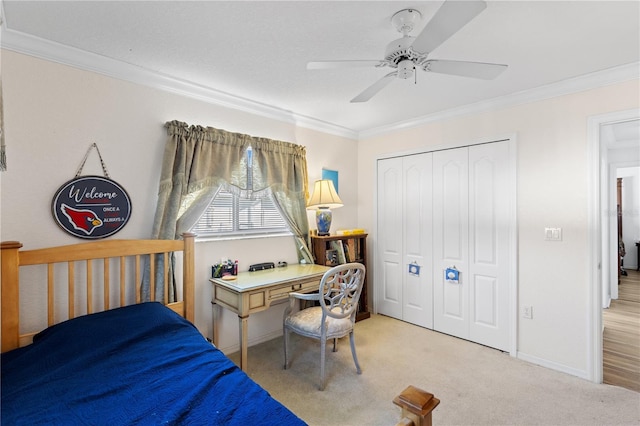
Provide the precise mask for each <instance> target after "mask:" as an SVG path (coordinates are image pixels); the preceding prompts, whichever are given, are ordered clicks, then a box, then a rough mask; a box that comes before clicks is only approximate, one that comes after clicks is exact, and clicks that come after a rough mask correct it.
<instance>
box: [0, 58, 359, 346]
mask: <svg viewBox="0 0 640 426" xmlns="http://www.w3.org/2000/svg"><path fill="white" fill-rule="evenodd" d="M2 79H3V89H4V107H5V111H4V112H5V131H6V141H7V157H8V171H7V172H3V173H0V190H1V197H0V240H3V241H4V240H17V241H21V242H22V243H23V244H24V247H25V248H27V249H33V248H39V247H46V246H51V245H61V244H72V243H78V242H81V240H78V239H77V238H74V237H71V236H70V235H68V234H66V233H65V232H63V231H62V230H61V229H59V228H58V226H57V225H56V224H55V222H54V219H53V217H52V214H51V201H52V198H53V196H54V193H55V192H56V191H57V190H58V188H59V187H60V186H61V185H62V184H64V183H65V182H66V181H68V180H70V179H72V178H73V177H74V175H75V173H76V170H77V169H78V167H79V165H80V162H81V160H82V158H83V157H84V155H85V152H86V150H87V148H88V147H89V146H90V145H91V143H93V142H96V143H97V144H98V147H99V148H100V152H101V153H102V156H103V158H104V160H105V163H106V166H107V169H108V171H109V174H110V176H111V177H112V178H113V179H114V180H115V181H117V182H118V183H120V184H121V185H122V186H123V187H124V188H125V189H126V191H127V192H128V194H129V196H130V198H131V201H132V206H133V208H132V215H131V219H130V221H129V223H128V224H127V225H126V226H125V227H124V228H123V229H122V231H120V232H119V233H118V234H116V235H115V236H114V238H148V237H149V236H150V234H151V227H152V223H153V218H154V213H155V208H156V202H157V191H158V179H159V176H160V170H159V165H160V163H161V158H162V155H163V150H164V145H165V140H166V131H165V128H164V123H165V122H166V121H170V120H181V121H185V122H187V123H190V124H200V125H206V126H212V127H217V128H221V129H225V130H229V131H234V132H241V133H247V134H251V135H255V136H261V137H267V138H272V139H278V140H284V141H289V142H294V143H298V144H300V145H304V146H306V148H307V160H308V168H309V179H310V184H312V183H313V181H314V180H315V179H319V178H320V177H321V170H322V168H323V167H328V168H331V169H334V170H338V171H339V173H340V196H341V197H342V199H343V201H344V203H345V207H343V208H341V209H337V210H336V211H335V213H334V225H333V226H332V228H333V229H338V228H340V227H345V228H346V227H355V226H356V225H357V222H356V214H357V178H358V177H357V169H356V168H355V167H353V159H354V158H356V156H357V143H356V142H355V141H353V140H348V139H345V138H341V137H338V136H334V135H329V134H323V133H320V132H317V131H313V130H308V129H305V128H300V127H296V126H295V125H292V124H290V123H285V122H281V121H276V120H273V119H268V118H264V117H260V116H257V115H251V114H248V113H245V112H240V111H237V110H232V109H229V108H224V107H222V106H216V105H212V104H209V103H205V102H201V101H198V100H194V99H190V98H186V97H182V96H177V95H173V94H170V93H167V92H164V91H161V90H157V89H152V88H149V87H145V86H141V85H137V84H132V83H128V82H125V81H121V80H117V79H113V78H110V77H106V76H104V75H100V74H96V73H93V72H88V71H82V70H79V69H75V68H71V67H68V66H64V65H60V64H56V63H52V62H48V61H44V60H40V59H35V58H33V57H30V56H26V55H22V54H17V53H14V52H11V51H6V50H3V51H2ZM83 174H94V175H102V169H101V168H100V164H99V161H98V157H97V155H96V154H95V152H93V153H92V154H91V155H90V156H89V160H88V161H87V165H86V166H85V168H84V170H83ZM310 218H311V219H312V220H313V216H312V215H311V216H310ZM311 224H315V222H314V221H312V222H311ZM313 226H314V225H312V227H313ZM196 253H197V262H196V276H197V282H196V306H197V309H196V325H197V326H198V328H199V329H200V330H201V331H202V333H203V334H205V335H207V336H211V305H210V300H211V289H210V285H209V282H208V278H209V274H210V265H211V264H213V263H215V262H217V261H218V260H219V259H220V258H221V257H223V256H224V257H231V258H233V259H238V260H239V262H240V269H241V270H246V269H247V268H248V267H249V265H250V264H251V263H259V262H266V261H273V262H277V261H279V260H285V261H288V262H296V261H297V257H296V254H295V248H294V245H293V242H292V239H291V238H279V239H252V240H244V241H234V242H223V243H211V242H202V243H197V246H196ZM41 299H42V291H41V290H39V289H32V290H29V291H26V292H25V294H22V295H21V302H25V301H27V300H29V301H31V300H36V301H39V300H41ZM23 304H24V303H23ZM40 306H42V307H43V309H42V310H40V316H39V317H29V318H26V319H25V322H26V323H27V324H30V323H31V324H41V323H42V322H43V321H44V320H45V319H46V316H43V315H46V313H45V312H44V306H46V304H45V305H43V304H41V305H40ZM281 315H282V310H281V309H280V308H276V309H273V310H271V311H269V312H268V313H264V314H258V315H255V318H254V317H252V318H251V319H250V340H252V341H260V340H263V339H265V338H269V337H273V336H275V335H278V334H281V327H282V324H281V321H282V320H281ZM220 329H221V330H222V336H221V340H220V347H221V349H223V350H226V351H231V350H234V349H235V348H237V344H238V343H237V342H238V341H237V336H238V333H237V329H238V326H237V318H236V317H235V316H234V315H230V314H225V315H224V316H223V317H222V318H221V323H220Z"/></svg>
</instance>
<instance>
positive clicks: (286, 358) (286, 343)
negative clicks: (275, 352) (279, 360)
mask: <svg viewBox="0 0 640 426" xmlns="http://www.w3.org/2000/svg"><path fill="white" fill-rule="evenodd" d="M283 331H284V332H283V333H282V335H283V337H284V369H285V370H286V369H287V368H289V330H287V329H286V327H285V329H284V330H283Z"/></svg>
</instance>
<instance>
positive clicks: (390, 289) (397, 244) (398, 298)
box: [376, 158, 403, 319]
mask: <svg viewBox="0 0 640 426" xmlns="http://www.w3.org/2000/svg"><path fill="white" fill-rule="evenodd" d="M402 224H403V214H402V158H389V159H384V160H380V161H378V229H377V239H378V244H377V247H376V250H377V255H378V256H377V258H378V265H379V266H381V267H382V271H377V273H376V276H377V277H378V279H379V280H380V281H381V282H379V283H378V285H377V286H376V288H378V289H380V290H381V291H380V294H379V295H378V296H377V309H378V312H379V313H381V314H383V315H388V316H391V317H394V318H399V319H401V318H402V268H401V265H402V244H403V242H402Z"/></svg>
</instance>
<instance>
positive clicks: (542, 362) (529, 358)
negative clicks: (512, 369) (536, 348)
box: [517, 352, 589, 380]
mask: <svg viewBox="0 0 640 426" xmlns="http://www.w3.org/2000/svg"><path fill="white" fill-rule="evenodd" d="M517 358H518V359H521V360H522V361H526V362H530V363H532V364H536V365H539V366H541V367H545V368H549V369H551V370H556V371H560V372H562V373H567V374H571V375H572V376H576V377H580V378H581V379H585V380H589V374H588V373H587V372H586V371H584V370H578V369H576V368H572V367H569V366H566V365H563V364H559V363H557V362H553V361H549V360H547V359H542V358H538V357H536V356H534V355H529V354H526V353H523V352H518V355H517Z"/></svg>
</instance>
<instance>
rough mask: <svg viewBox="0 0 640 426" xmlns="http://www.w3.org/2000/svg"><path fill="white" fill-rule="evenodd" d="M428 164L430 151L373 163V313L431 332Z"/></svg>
mask: <svg viewBox="0 0 640 426" xmlns="http://www.w3.org/2000/svg"><path fill="white" fill-rule="evenodd" d="M431 162H432V154H431V153H427V154H418V155H411V156H406V157H400V158H391V159H385V160H380V161H379V162H378V232H377V235H378V241H377V248H376V249H377V254H378V256H377V259H378V260H377V263H376V277H377V278H376V281H377V288H378V289H380V290H379V292H380V295H379V296H378V298H377V300H378V304H377V309H378V312H379V313H381V314H384V315H388V316H391V317H393V318H397V319H400V320H403V321H407V322H410V323H412V324H416V325H420V326H422V327H428V328H433V285H432V280H431V271H432V270H433V261H432V258H433V256H432V252H431V250H432V239H431V227H432V217H431V202H432V170H431V169H432V164H431ZM409 265H412V269H411V271H409ZM416 267H417V268H416Z"/></svg>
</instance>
